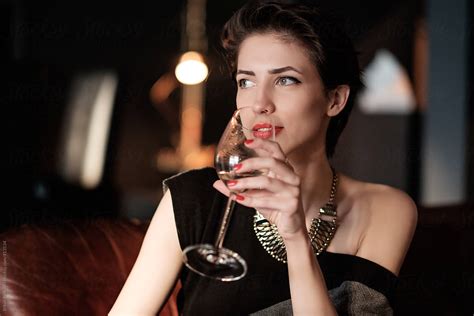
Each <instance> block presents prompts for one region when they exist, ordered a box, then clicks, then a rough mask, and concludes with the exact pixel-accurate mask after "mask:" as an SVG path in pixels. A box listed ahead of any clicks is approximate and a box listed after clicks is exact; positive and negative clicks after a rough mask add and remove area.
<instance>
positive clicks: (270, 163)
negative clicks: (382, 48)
mask: <svg viewBox="0 0 474 316" xmlns="http://www.w3.org/2000/svg"><path fill="white" fill-rule="evenodd" d="M246 146H248V147H249V148H252V149H255V150H258V152H263V154H262V156H263V157H257V158H249V159H246V160H244V161H242V163H241V164H239V165H238V166H236V168H235V170H236V172H237V173H244V172H249V171H253V170H268V172H267V173H266V174H265V175H260V176H256V177H248V178H241V179H238V180H234V181H229V182H228V183H227V185H228V186H229V187H230V188H232V190H235V191H244V190H245V192H243V193H239V194H238V195H237V196H236V197H235V200H236V202H238V203H240V204H242V205H245V206H248V207H252V208H255V209H257V210H258V211H259V212H260V213H261V214H262V215H263V216H264V217H265V218H266V219H267V220H268V221H269V222H270V223H272V224H275V225H276V226H277V227H278V232H279V233H280V235H281V236H282V238H283V239H284V240H286V239H291V238H292V237H293V236H296V235H297V233H298V232H301V231H304V232H306V224H305V216H304V211H303V208H302V204H301V198H300V177H299V176H298V175H297V174H296V173H295V172H294V170H293V168H292V167H291V166H290V165H289V164H288V163H286V162H285V160H286V157H285V155H284V154H283V152H282V150H281V148H280V145H279V144H278V143H276V142H273V141H269V140H263V139H255V140H254V141H253V142H250V143H246ZM214 187H215V188H216V189H217V190H218V191H220V192H222V193H223V194H225V195H227V196H229V194H230V192H229V190H228V188H227V187H226V186H225V185H224V183H223V182H222V181H221V180H218V181H216V182H215V183H214Z"/></svg>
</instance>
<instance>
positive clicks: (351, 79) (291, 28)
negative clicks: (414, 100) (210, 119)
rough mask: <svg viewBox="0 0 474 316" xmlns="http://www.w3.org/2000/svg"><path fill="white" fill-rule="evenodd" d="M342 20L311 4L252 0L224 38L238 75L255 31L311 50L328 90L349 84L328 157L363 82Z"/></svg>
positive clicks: (331, 131)
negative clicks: (243, 51)
mask: <svg viewBox="0 0 474 316" xmlns="http://www.w3.org/2000/svg"><path fill="white" fill-rule="evenodd" d="M336 21H337V20H336V19H334V18H333V17H332V15H330V14H324V13H323V12H322V11H321V10H320V9H318V8H316V7H313V6H308V5H305V4H288V3H278V2H262V1H255V2H249V3H247V4H246V5H244V6H243V7H242V8H240V9H239V10H238V11H237V12H235V13H234V15H233V16H232V17H231V18H230V20H229V21H227V23H226V24H225V25H224V29H223V31H222V35H221V40H222V47H223V48H224V55H225V57H226V59H227V63H228V66H229V68H230V70H231V73H232V75H233V76H234V75H235V71H236V63H237V55H238V52H239V47H240V44H241V43H242V42H243V41H244V40H245V39H246V38H247V37H248V36H250V35H252V34H268V33H276V34H277V36H280V37H281V38H282V39H283V40H288V41H297V42H299V43H300V44H301V45H303V47H305V48H306V49H307V51H308V54H309V56H310V58H311V60H312V61H313V63H314V65H315V67H316V70H317V71H318V73H319V75H320V76H321V79H322V81H323V84H324V87H325V90H326V92H327V91H330V90H332V89H334V88H336V87H337V86H339V85H343V84H346V85H349V87H350V94H349V99H348V100H347V104H346V106H345V108H344V109H343V110H342V111H341V112H340V113H339V114H338V115H337V116H335V117H332V118H331V120H330V122H329V126H328V130H327V133H326V156H327V157H328V158H331V157H332V156H333V154H334V150H335V147H336V144H337V141H338V139H339V136H340V135H341V133H342V131H343V130H344V127H345V126H346V124H347V121H348V119H349V115H350V113H351V111H352V108H353V106H354V100H355V97H356V95H357V93H358V91H359V90H360V88H361V87H362V83H361V80H360V68H359V63H358V60H357V53H356V51H355V49H354V46H353V44H352V42H351V40H350V39H349V37H348V35H347V34H346V32H345V31H344V29H343V28H342V26H341V25H340V24H341V23H337V22H336Z"/></svg>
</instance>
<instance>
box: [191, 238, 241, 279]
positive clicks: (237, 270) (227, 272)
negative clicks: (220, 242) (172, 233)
mask: <svg viewBox="0 0 474 316" xmlns="http://www.w3.org/2000/svg"><path fill="white" fill-rule="evenodd" d="M183 261H184V264H185V265H186V266H187V267H188V268H189V269H190V270H192V271H194V272H196V273H197V274H199V275H201V276H205V277H208V278H211V279H215V280H220V281H237V280H239V279H241V278H243V277H244V276H245V274H246V273H247V263H246V262H245V260H244V259H243V258H242V257H241V256H240V255H239V254H238V253H236V252H233V251H232V250H229V249H227V248H216V247H214V246H213V245H211V244H200V245H192V246H189V247H186V249H184V251H183Z"/></svg>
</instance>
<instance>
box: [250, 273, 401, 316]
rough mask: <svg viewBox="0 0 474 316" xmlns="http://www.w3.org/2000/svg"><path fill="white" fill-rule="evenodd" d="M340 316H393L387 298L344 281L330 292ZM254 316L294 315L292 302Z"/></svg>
mask: <svg viewBox="0 0 474 316" xmlns="http://www.w3.org/2000/svg"><path fill="white" fill-rule="evenodd" d="M329 296H330V298H331V300H332V302H333V304H334V306H335V307H336V310H337V313H338V314H339V315H383V316H385V315H387V316H389V315H390V316H391V315H393V310H392V308H391V307H390V304H389V302H388V300H387V298H386V297H385V296H384V295H383V294H381V293H380V292H377V291H376V290H374V289H371V288H370V287H368V286H366V285H364V284H362V283H359V282H355V281H344V282H342V284H341V285H340V286H339V287H337V288H334V289H332V290H330V291H329ZM251 315H252V316H288V315H293V312H292V309H291V300H286V301H283V302H280V303H278V304H275V305H273V306H270V307H268V308H265V309H263V310H261V311H258V312H256V313H253V314H251Z"/></svg>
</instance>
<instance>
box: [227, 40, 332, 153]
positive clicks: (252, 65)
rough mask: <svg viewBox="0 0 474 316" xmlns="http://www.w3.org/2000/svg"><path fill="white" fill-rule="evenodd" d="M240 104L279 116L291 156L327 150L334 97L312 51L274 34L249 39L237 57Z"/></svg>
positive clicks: (280, 137) (283, 144) (280, 138)
mask: <svg viewBox="0 0 474 316" xmlns="http://www.w3.org/2000/svg"><path fill="white" fill-rule="evenodd" d="M236 81H237V85H238V86H237V100H236V102H237V107H238V108H242V107H252V108H253V110H254V112H255V113H262V112H265V113H267V114H269V115H271V116H272V117H273V122H274V125H275V127H276V133H277V138H276V140H277V142H278V143H279V144H280V146H281V147H282V149H283V151H284V152H285V153H286V154H287V155H289V154H290V153H292V152H295V151H296V152H298V153H299V154H307V153H308V151H314V150H317V151H321V152H323V153H324V144H325V133H326V129H327V125H328V122H329V117H328V116H327V114H326V110H327V108H328V105H329V100H328V98H327V96H326V94H325V92H324V87H323V83H322V80H321V78H320V76H319V73H318V72H317V70H316V67H315V66H314V64H313V63H312V62H311V61H310V59H309V57H308V54H307V53H306V50H305V49H304V48H303V47H302V46H301V45H299V44H298V43H296V42H288V41H283V40H281V39H280V38H279V37H278V36H276V35H274V34H256V35H252V36H250V37H248V38H246V39H245V40H244V41H243V42H242V44H241V46H240V50H239V54H238V58H237V72H236Z"/></svg>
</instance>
